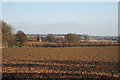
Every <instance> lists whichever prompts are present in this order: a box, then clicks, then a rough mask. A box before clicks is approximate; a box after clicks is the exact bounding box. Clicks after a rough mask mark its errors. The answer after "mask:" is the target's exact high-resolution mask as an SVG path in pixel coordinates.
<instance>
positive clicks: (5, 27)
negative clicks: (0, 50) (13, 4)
mask: <svg viewBox="0 0 120 80" xmlns="http://www.w3.org/2000/svg"><path fill="white" fill-rule="evenodd" d="M0 28H1V30H2V43H3V45H4V46H13V45H14V43H15V37H14V36H13V28H12V26H11V25H9V24H7V23H6V22H3V21H0Z"/></svg>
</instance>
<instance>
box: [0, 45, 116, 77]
mask: <svg viewBox="0 0 120 80" xmlns="http://www.w3.org/2000/svg"><path fill="white" fill-rule="evenodd" d="M2 51H3V54H2V59H3V66H2V70H3V78H118V47H76V48H75V47H73V48H42V47H23V48H4V49H3V50H2Z"/></svg>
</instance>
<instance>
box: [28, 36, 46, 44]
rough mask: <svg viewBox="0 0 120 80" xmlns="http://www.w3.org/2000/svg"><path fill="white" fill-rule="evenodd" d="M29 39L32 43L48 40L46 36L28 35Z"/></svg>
mask: <svg viewBox="0 0 120 80" xmlns="http://www.w3.org/2000/svg"><path fill="white" fill-rule="evenodd" d="M27 37H28V40H29V41H30V42H43V41H44V40H45V39H46V37H45V35H39V34H27Z"/></svg>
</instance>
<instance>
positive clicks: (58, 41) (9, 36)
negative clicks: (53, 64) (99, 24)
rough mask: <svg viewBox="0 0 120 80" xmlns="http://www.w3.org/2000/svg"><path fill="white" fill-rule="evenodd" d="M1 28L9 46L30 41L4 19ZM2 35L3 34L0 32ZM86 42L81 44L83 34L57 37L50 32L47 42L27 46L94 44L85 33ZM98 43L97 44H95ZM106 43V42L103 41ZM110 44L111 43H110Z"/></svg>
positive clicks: (4, 43)
mask: <svg viewBox="0 0 120 80" xmlns="http://www.w3.org/2000/svg"><path fill="white" fill-rule="evenodd" d="M0 30H1V31H2V45H3V46H4V47H5V46H8V47H14V46H18V47H22V46H25V45H26V44H27V42H28V38H27V36H26V34H25V33H24V32H23V31H21V30H19V31H17V33H14V29H13V28H12V26H11V25H9V24H7V23H6V22H4V21H0ZM0 35H1V34H0ZM83 37H84V42H85V43H86V44H81V43H82V41H81V39H82V38H81V36H78V35H77V34H73V33H68V34H66V35H65V37H64V38H63V37H55V36H54V35H53V34H48V35H47V36H46V39H45V40H44V42H45V43H43V44H30V45H28V44H27V46H36V47H79V46H84V45H93V44H91V43H90V42H89V39H90V36H88V35H83ZM97 44H98V45H101V44H100V43H97ZM94 45H96V44H94ZM102 45H104V43H102ZM109 45H110V44H109Z"/></svg>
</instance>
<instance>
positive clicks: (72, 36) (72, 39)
mask: <svg viewBox="0 0 120 80" xmlns="http://www.w3.org/2000/svg"><path fill="white" fill-rule="evenodd" d="M65 39H66V40H67V42H74V43H75V42H79V41H80V37H79V36H78V35H76V34H72V33H69V34H67V35H66V36H65Z"/></svg>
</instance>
